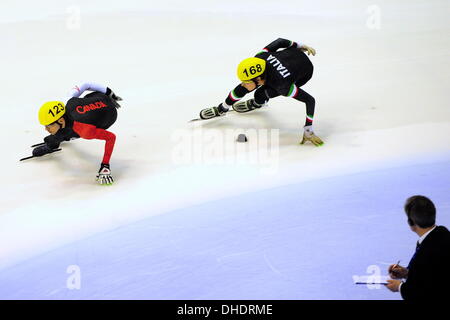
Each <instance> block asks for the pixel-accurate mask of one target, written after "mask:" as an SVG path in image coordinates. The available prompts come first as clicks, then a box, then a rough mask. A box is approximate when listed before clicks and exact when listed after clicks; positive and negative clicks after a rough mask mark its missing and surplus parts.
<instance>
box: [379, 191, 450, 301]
mask: <svg viewBox="0 0 450 320" xmlns="http://www.w3.org/2000/svg"><path fill="white" fill-rule="evenodd" d="M405 212H406V216H407V218H408V224H409V226H410V228H411V230H412V231H413V232H415V233H417V235H418V236H419V241H417V246H416V252H415V253H414V255H413V257H412V258H411V261H410V262H409V264H408V267H406V268H405V267H402V266H399V265H397V264H395V265H391V266H389V270H388V271H389V274H390V276H391V278H392V279H406V281H404V282H403V281H401V280H388V284H387V285H386V286H387V288H388V289H389V290H391V291H392V292H398V291H400V294H401V295H402V298H403V299H404V300H419V299H420V300H423V299H426V300H431V299H432V300H436V299H439V300H440V299H443V298H445V295H444V294H443V292H444V290H445V291H446V290H448V288H450V274H449V267H450V232H449V231H448V230H447V228H446V227H444V226H436V224H435V221H436V208H435V206H434V204H433V202H432V201H431V200H430V199H428V198H427V197H424V196H413V197H410V198H408V199H407V200H406V204H405Z"/></svg>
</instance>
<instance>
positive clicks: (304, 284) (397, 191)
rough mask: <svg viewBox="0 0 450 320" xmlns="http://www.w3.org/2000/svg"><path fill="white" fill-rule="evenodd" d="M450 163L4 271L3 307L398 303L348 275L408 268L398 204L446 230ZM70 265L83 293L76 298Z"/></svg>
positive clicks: (268, 198)
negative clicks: (64, 302) (430, 214)
mask: <svg viewBox="0 0 450 320" xmlns="http://www.w3.org/2000/svg"><path fill="white" fill-rule="evenodd" d="M449 168H450V162H449V161H447V162H440V163H434V164H427V165H414V166H409V167H402V168H395V169H385V170H379V171H373V172H365V173H360V174H355V175H347V176H338V177H332V178H327V179H322V180H316V181H310V182H303V183H299V184H292V185H286V186H283V187H277V188H274V189H270V190H264V191H258V192H254V193H247V194H242V195H240V196H238V197H233V198H228V199H223V200H218V201H213V202H209V203H204V204H201V205H197V206H193V207H189V208H184V209H181V210H177V211H174V212H169V213H166V214H163V215H159V216H153V217H151V218H147V219H145V220H142V221H139V222H137V223H134V224H131V225H126V226H123V227H121V228H118V229H115V230H112V231H109V232H105V233H102V234H98V235H96V236H93V237H91V238H88V239H84V240H82V241H79V242H76V243H72V244H70V245H67V246H65V247H61V248H59V249H56V250H54V251H51V252H48V253H46V254H44V255H41V256H38V257H35V258H32V259H30V260H28V261H25V262H22V263H20V264H18V265H16V266H13V267H10V268H8V269H6V270H3V271H2V272H1V274H0V298H1V299H400V295H399V294H398V293H392V292H390V291H388V290H387V289H386V288H385V287H383V286H381V287H380V288H368V287H367V286H365V285H355V284H353V276H358V275H361V276H362V275H366V276H367V275H374V274H376V273H377V272H379V273H381V274H382V275H386V273H387V272H386V270H387V267H388V265H389V264H390V263H395V262H397V261H398V260H401V264H402V265H406V264H407V263H408V261H409V259H410V256H411V254H412V253H413V250H414V247H415V242H416V240H417V236H416V235H415V234H414V233H412V232H411V231H410V230H409V227H408V226H407V224H406V218H405V214H404V212H403V204H404V201H405V199H406V198H407V197H409V196H411V195H414V194H424V195H427V196H429V197H430V198H431V199H432V200H433V201H434V202H435V204H436V206H437V209H438V219H437V222H438V224H440V225H447V226H448V225H449V222H450V217H449V208H450V197H449V194H450V193H449V190H450V188H449V185H450V184H449V182H450V169H449ZM70 265H76V266H78V267H79V268H80V269H79V270H80V274H79V275H80V288H79V289H69V288H68V287H67V280H68V278H69V277H70V276H71V274H70V273H67V268H68V267H69V266H70Z"/></svg>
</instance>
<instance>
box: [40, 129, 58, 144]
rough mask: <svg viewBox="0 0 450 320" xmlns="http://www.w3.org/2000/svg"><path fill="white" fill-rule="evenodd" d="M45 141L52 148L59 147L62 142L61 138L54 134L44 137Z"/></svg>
mask: <svg viewBox="0 0 450 320" xmlns="http://www.w3.org/2000/svg"><path fill="white" fill-rule="evenodd" d="M60 130H61V129H60ZM44 142H45V144H46V145H47V146H48V148H50V149H58V148H59V144H60V143H61V138H59V137H56V136H54V135H49V136H46V137H45V138H44Z"/></svg>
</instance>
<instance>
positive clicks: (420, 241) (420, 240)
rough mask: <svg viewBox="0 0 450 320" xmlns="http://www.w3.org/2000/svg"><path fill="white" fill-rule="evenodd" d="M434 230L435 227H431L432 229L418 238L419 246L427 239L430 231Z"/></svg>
mask: <svg viewBox="0 0 450 320" xmlns="http://www.w3.org/2000/svg"><path fill="white" fill-rule="evenodd" d="M434 229H436V226H434V227H433V229H431V230H429V231H427V232H425V233H424V234H423V235H422V236H421V237H420V238H419V244H421V243H422V241H423V240H425V238H426V237H427V235H428V234H430V232H431V231H433V230H434Z"/></svg>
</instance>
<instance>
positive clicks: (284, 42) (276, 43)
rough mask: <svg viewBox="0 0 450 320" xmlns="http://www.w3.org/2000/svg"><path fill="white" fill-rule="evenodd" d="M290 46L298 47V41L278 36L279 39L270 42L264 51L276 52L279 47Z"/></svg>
mask: <svg viewBox="0 0 450 320" xmlns="http://www.w3.org/2000/svg"><path fill="white" fill-rule="evenodd" d="M290 47H296V48H297V47H298V45H297V43H296V42H294V41H290V40H286V39H283V38H278V39H277V40H275V41H273V42H271V43H270V44H268V45H267V46H266V47H265V48H264V51H268V52H276V51H277V50H278V49H285V48H290Z"/></svg>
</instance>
